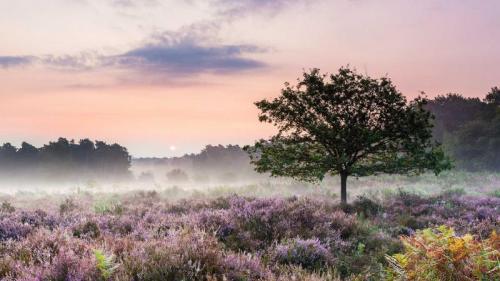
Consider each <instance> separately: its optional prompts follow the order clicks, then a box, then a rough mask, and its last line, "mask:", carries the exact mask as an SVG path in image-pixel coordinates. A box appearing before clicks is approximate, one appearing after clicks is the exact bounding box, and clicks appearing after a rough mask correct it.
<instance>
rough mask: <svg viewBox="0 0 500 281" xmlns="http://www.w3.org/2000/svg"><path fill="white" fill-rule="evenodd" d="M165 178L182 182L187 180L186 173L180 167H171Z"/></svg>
mask: <svg viewBox="0 0 500 281" xmlns="http://www.w3.org/2000/svg"><path fill="white" fill-rule="evenodd" d="M167 179H168V180H169V181H171V182H176V183H182V182H186V181H188V180H189V177H188V175H187V174H186V172H184V171H183V170H181V169H173V170H171V171H169V172H168V173H167Z"/></svg>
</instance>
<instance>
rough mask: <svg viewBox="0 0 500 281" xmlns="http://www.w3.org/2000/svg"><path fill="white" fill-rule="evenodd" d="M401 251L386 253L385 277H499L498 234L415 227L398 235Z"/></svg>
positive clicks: (451, 278) (440, 278) (441, 278)
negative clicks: (408, 233)
mask: <svg viewBox="0 0 500 281" xmlns="http://www.w3.org/2000/svg"><path fill="white" fill-rule="evenodd" d="M401 239H402V241H403V243H404V247H405V252H404V253H403V254H396V255H393V256H388V261H389V263H390V267H388V269H387V279H388V280H429V281H434V280H436V281H440V280H444V281H447V280H449V281H452V280H499V278H500V261H499V260H500V237H499V236H498V235H497V234H496V233H495V232H493V233H492V234H491V236H490V237H489V238H488V239H484V240H476V239H474V238H473V236H472V235H469V234H466V235H464V236H456V235H455V232H454V231H453V229H452V228H449V227H446V226H441V227H438V228H437V229H425V230H423V231H418V232H417V233H416V234H415V235H413V236H411V237H402V238H401Z"/></svg>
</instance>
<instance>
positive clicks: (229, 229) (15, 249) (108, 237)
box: [0, 193, 500, 281]
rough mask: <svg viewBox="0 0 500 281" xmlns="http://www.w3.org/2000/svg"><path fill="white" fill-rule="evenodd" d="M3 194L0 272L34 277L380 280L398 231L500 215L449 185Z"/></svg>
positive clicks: (465, 228) (468, 223) (471, 224)
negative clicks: (188, 195)
mask: <svg viewBox="0 0 500 281" xmlns="http://www.w3.org/2000/svg"><path fill="white" fill-rule="evenodd" d="M14 199H15V198H14ZM3 206H4V207H3V208H2V210H1V211H0V279H1V280H40V281H41V280H71V281H74V280H82V281H83V280H207V281H211V280H291V279H294V280H310V281H312V280H337V279H336V278H348V277H349V276H350V278H352V279H351V280H354V279H355V278H358V279H356V280H380V279H383V274H384V268H385V267H386V266H387V260H386V259H385V256H386V255H393V254H396V253H398V252H401V251H402V250H403V248H402V243H401V241H400V239H399V235H401V234H412V233H414V232H415V231H416V230H419V229H422V228H426V227H428V226H432V225H441V224H444V225H448V226H451V227H454V228H455V229H456V231H457V233H460V234H462V233H466V232H468V233H471V234H473V235H475V237H477V238H480V237H487V236H489V234H491V232H492V231H493V230H496V231H498V230H499V218H500V210H499V206H500V199H499V198H493V197H491V198H490V197H471V196H463V195H457V194H444V195H439V196H434V197H421V196H417V195H412V194H407V193H400V194H398V195H395V196H392V197H390V198H388V199H386V200H383V201H377V200H373V199H369V198H366V197H365V198H360V199H359V200H356V201H355V202H353V204H352V205H351V206H349V207H345V206H342V207H341V206H338V205H337V204H336V203H334V202H331V201H327V200H320V199H313V198H306V197H304V198H297V197H291V198H264V199H257V198H248V197H240V196H236V195H233V196H228V197H221V198H217V199H206V200H202V199H186V200H181V201H178V202H177V203H172V202H169V201H168V200H166V199H164V198H162V196H161V194H158V193H130V194H123V195H114V196H113V197H112V198H94V197H93V196H92V195H88V194H83V195H81V196H76V197H74V198H71V200H69V199H67V198H65V199H62V200H61V199H57V198H55V197H48V198H46V200H44V201H43V204H39V205H37V208H39V209H29V208H23V207H22V206H19V205H18V203H17V202H16V201H15V200H12V202H7V203H5V204H4V205H3ZM96 206H97V207H96ZM96 253H98V254H96Z"/></svg>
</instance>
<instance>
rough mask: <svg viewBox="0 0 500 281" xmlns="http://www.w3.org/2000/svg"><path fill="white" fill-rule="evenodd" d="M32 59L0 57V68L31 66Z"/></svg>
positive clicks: (28, 57) (27, 57) (25, 57)
mask: <svg viewBox="0 0 500 281" xmlns="http://www.w3.org/2000/svg"><path fill="white" fill-rule="evenodd" d="M32 61H33V57H30V56H0V67H3V68H8V67H14V66H22V65H28V64H31V63H32Z"/></svg>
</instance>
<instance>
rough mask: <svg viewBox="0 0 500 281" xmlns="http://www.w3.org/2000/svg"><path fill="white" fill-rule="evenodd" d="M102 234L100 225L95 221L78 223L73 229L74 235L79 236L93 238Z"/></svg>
mask: <svg viewBox="0 0 500 281" xmlns="http://www.w3.org/2000/svg"><path fill="white" fill-rule="evenodd" d="M100 235H101V230H100V229H99V226H98V225H97V223H96V222H94V221H87V222H85V223H83V224H80V225H77V226H76V227H75V228H74V229H73V236H75V237H78V238H91V239H96V238H97V237H99V236H100Z"/></svg>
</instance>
